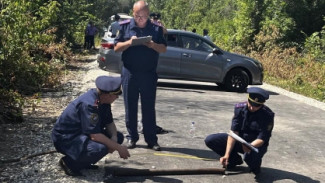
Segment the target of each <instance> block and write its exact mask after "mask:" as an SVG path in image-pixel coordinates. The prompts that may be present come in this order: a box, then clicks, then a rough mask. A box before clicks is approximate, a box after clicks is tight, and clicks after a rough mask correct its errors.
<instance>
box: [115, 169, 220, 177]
mask: <svg viewBox="0 0 325 183" xmlns="http://www.w3.org/2000/svg"><path fill="white" fill-rule="evenodd" d="M199 174H225V169H224V168H198V169H160V170H159V169H134V168H119V169H115V170H113V173H112V176H117V177H118V176H120V177H122V176H155V175H199Z"/></svg>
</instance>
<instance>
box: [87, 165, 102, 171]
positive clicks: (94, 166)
mask: <svg viewBox="0 0 325 183" xmlns="http://www.w3.org/2000/svg"><path fill="white" fill-rule="evenodd" d="M98 168H99V167H98V166H97V165H91V164H90V165H88V166H86V168H85V169H90V170H97V169H98Z"/></svg>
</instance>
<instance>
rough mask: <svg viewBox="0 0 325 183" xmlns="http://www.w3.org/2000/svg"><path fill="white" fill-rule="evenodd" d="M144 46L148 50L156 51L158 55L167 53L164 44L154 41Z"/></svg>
mask: <svg viewBox="0 0 325 183" xmlns="http://www.w3.org/2000/svg"><path fill="white" fill-rule="evenodd" d="M144 45H146V46H147V47H148V48H151V49H153V50H155V51H156V52H158V53H164V52H166V51H167V47H166V46H165V45H164V44H157V43H155V42H153V41H150V42H148V43H144Z"/></svg>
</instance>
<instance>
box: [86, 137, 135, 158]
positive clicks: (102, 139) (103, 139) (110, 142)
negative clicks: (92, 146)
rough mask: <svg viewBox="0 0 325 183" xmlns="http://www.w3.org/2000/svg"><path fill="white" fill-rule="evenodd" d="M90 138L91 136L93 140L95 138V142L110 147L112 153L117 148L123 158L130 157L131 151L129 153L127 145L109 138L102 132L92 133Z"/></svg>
mask: <svg viewBox="0 0 325 183" xmlns="http://www.w3.org/2000/svg"><path fill="white" fill-rule="evenodd" d="M90 138H91V140H93V141H95V142H99V143H102V144H104V145H105V146H106V147H107V148H108V149H109V152H110V153H112V152H114V151H115V150H116V151H117V152H118V153H119V155H120V157H121V158H123V159H128V157H130V153H129V151H128V149H127V147H125V146H122V145H120V144H118V143H117V142H115V141H113V140H111V139H109V138H108V137H106V136H105V135H104V134H102V133H96V134H90Z"/></svg>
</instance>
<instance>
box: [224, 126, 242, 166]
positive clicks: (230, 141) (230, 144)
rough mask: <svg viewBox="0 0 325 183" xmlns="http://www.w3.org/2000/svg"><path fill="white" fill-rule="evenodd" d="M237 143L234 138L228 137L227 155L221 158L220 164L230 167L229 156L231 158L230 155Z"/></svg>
mask: <svg viewBox="0 0 325 183" xmlns="http://www.w3.org/2000/svg"><path fill="white" fill-rule="evenodd" d="M234 133H236V134H238V132H234ZM235 143H236V140H235V139H234V138H233V137H231V136H228V139H227V146H226V153H225V155H224V156H223V157H221V158H220V163H221V164H222V165H223V166H227V165H228V160H229V156H230V153H231V151H232V150H233V148H234V146H235Z"/></svg>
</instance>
